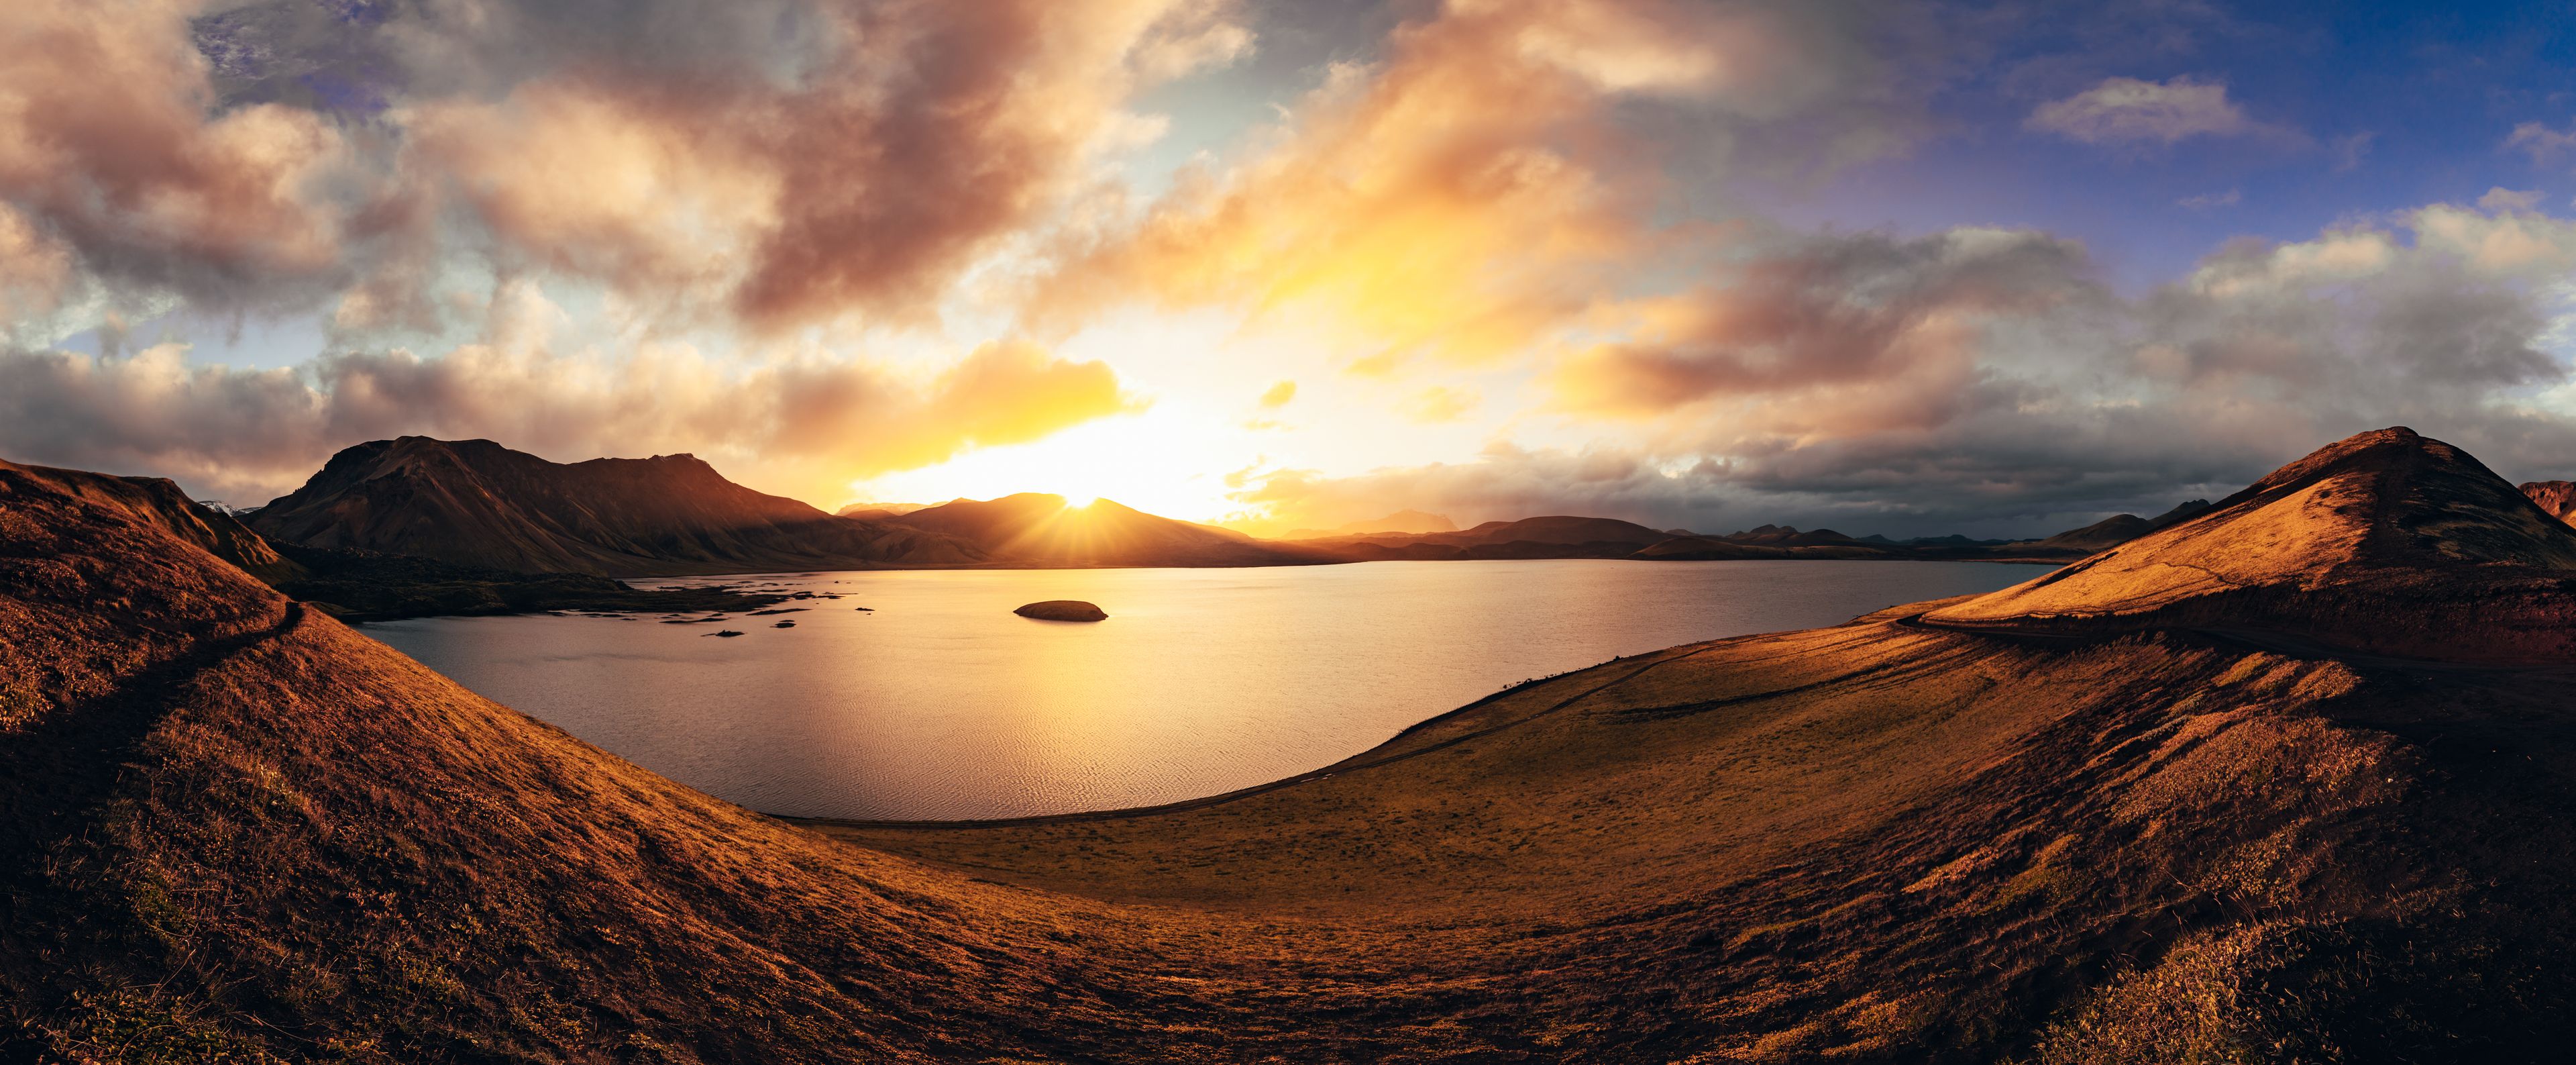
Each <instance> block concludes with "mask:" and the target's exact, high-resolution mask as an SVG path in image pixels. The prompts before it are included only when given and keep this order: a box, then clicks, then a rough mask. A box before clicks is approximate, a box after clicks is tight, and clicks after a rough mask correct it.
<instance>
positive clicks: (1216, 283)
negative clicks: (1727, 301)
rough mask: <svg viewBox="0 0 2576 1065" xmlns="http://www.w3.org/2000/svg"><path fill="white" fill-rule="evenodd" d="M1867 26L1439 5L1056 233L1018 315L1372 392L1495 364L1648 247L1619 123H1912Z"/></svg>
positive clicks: (1612, 1) (1734, 128)
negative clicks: (1191, 314)
mask: <svg viewBox="0 0 2576 1065" xmlns="http://www.w3.org/2000/svg"><path fill="white" fill-rule="evenodd" d="M1884 25H1885V24H1884V23H1875V22H1872V21H1871V19H1870V18H1869V16H1868V14H1867V12H1866V9H1862V8H1859V7H1855V6H1851V5H1844V4H1839V3H1812V4H1776V5H1775V4H1759V3H1757V4H1736V5H1725V6H1713V5H1700V4H1685V3H1676V2H1664V0H1576V2H1566V3H1552V4H1530V3H1506V2H1500V0H1452V2H1450V3H1448V4H1446V5H1445V6H1443V7H1442V8H1441V9H1440V10H1439V11H1438V13H1437V14H1436V15H1435V16H1433V17H1429V18H1427V19H1422V20H1418V21H1414V22H1410V23H1407V24H1405V25H1404V26H1402V27H1400V28H1398V29H1397V30H1396V31H1395V32H1394V33H1393V35H1392V36H1391V37H1390V39H1389V40H1388V43H1387V46H1386V50H1385V54H1384V55H1383V56H1382V57H1381V58H1380V59H1378V60H1377V61H1375V62H1373V63H1368V64H1356V63H1344V64H1339V65H1336V66H1334V67H1332V68H1331V69H1330V72H1329V74H1328V76H1327V78H1326V80H1325V84H1324V85H1323V86H1321V87H1320V88H1318V89H1316V90H1315V91H1314V92H1312V93H1311V94H1309V95H1308V96H1307V97H1306V98H1304V99H1303V100H1301V101H1299V103H1298V105H1297V106H1296V107H1295V108H1294V109H1293V110H1292V111H1291V112H1290V116H1291V117H1290V118H1289V119H1288V120H1287V121H1286V122H1285V123H1284V124H1283V125H1282V126H1280V127H1279V128H1277V129H1275V130H1272V131H1269V132H1268V134H1267V135H1265V136H1262V137H1259V138H1256V139H1255V140H1254V141H1253V143H1251V144H1250V145H1249V146H1248V147H1247V148H1246V149H1245V150H1243V151H1241V152H1240V153H1238V154H1236V155H1235V156H1233V157H1232V158H1230V159H1229V160H1227V161H1224V162H1222V163H1212V164H1210V165H1207V166H1202V167H1198V168H1195V169H1192V170H1189V171H1187V172H1185V173H1183V174H1182V175H1181V176H1180V178H1179V179H1178V180H1177V181H1176V182H1175V183H1174V185H1173V187H1172V189H1171V190H1170V191H1169V192H1168V193H1166V194H1165V195H1163V196H1161V197H1159V198H1157V199H1156V200H1154V201H1152V202H1150V203H1146V204H1143V205H1141V206H1129V205H1121V204H1116V203H1111V204H1109V205H1107V206H1105V207H1104V208H1103V209H1102V210H1101V211H1100V212H1099V216H1100V220H1099V221H1097V222H1095V223H1093V224H1091V225H1089V226H1087V227H1081V228H1077V229H1075V230H1073V231H1071V232H1069V233H1067V234H1066V235H1065V236H1064V238H1063V239H1061V240H1059V241H1058V242H1057V244H1056V246H1055V249H1054V252H1053V258H1054V268H1053V269H1052V270H1049V271H1046V272H1044V273H1043V274H1042V276H1040V277H1039V278H1038V279H1037V280H1036V281H1035V283H1034V285H1035V289H1036V291H1035V294H1034V296H1033V297H1032V307H1033V309H1032V319H1031V320H1032V321H1033V322H1036V323H1038V324H1039V325H1040V326H1042V327H1046V328H1052V329H1058V330H1062V329H1070V328H1073V327H1074V326H1076V325H1078V324H1080V323H1081V322H1082V321H1084V320H1086V319H1087V318H1088V317H1089V316H1090V315H1092V314H1094V313H1096V312H1098V311H1099V310H1101V309H1102V308H1105V307H1110V306H1116V305H1121V304H1125V303H1129V302H1145V303H1148V304H1152V305H1155V306H1158V307H1162V308H1165V309H1175V310H1177V309H1186V308H1197V307H1210V306H1216V307H1228V308H1233V309H1236V310H1238V311H1240V312H1242V313H1245V314H1247V315H1248V316H1250V317H1251V318H1253V319H1254V320H1255V321H1258V322H1274V323H1280V322H1285V323H1294V324H1295V325H1297V326H1298V327H1300V328H1307V329H1313V330H1316V331H1319V332H1321V333H1323V334H1325V336H1326V339H1327V340H1328V341H1330V342H1331V343H1333V344H1334V345H1335V346H1336V347H1337V348H1338V349H1340V350H1342V351H1344V352H1346V353H1348V355H1349V357H1350V358H1352V359H1354V360H1356V361H1357V362H1358V363H1359V364H1360V365H1363V366H1366V367H1370V368H1371V369H1372V372H1378V373H1381V374H1383V373H1386V372H1391V371H1393V370H1394V369H1396V368H1397V367H1399V366H1400V365H1401V364H1402V362H1403V361H1404V360H1405V359H1408V358H1410V357H1412V356H1415V355H1429V356H1433V357H1438V358H1444V359H1448V360H1451V361H1456V362H1469V363H1473V362H1489V361H1494V360H1498V359H1505V358H1511V357H1515V356H1517V355H1519V354H1520V353H1522V352H1524V351H1525V350H1526V349H1528V348H1529V347H1530V346H1531V345H1532V344H1533V343H1535V342H1537V341H1539V340H1540V339H1542V338H1544V337H1546V336H1548V335H1550V334H1552V333H1554V332H1556V331H1558V330H1560V329H1562V328H1563V327H1565V326H1566V325H1567V324H1568V323H1569V322H1570V321H1572V320H1573V319H1575V318H1576V317H1578V316H1579V315H1581V314H1582V313H1583V312H1584V310H1585V309H1586V308H1587V307H1588V306H1589V305H1590V304H1591V303H1592V302H1593V301H1595V300H1597V299H1599V298H1602V297H1603V296H1605V295H1607V294H1609V293H1611V292H1613V291H1614V290H1615V289H1616V288H1617V287H1618V286H1619V285H1620V284H1621V283H1622V282H1623V280H1624V279H1626V278H1629V277H1632V276H1633V275H1634V273H1635V272H1636V271H1638V270H1639V269H1641V267H1642V264H1644V263H1647V262H1650V261H1652V260H1654V259H1655V258H1657V257H1659V256H1661V255H1663V254H1665V253H1667V252H1668V251H1670V248H1669V247H1668V245H1669V244H1670V242H1671V240H1672V237H1673V235H1672V234H1671V233H1669V232H1667V231H1666V227H1665V226H1664V225H1663V224H1661V223H1659V222H1658V221H1657V220H1656V219H1655V211H1656V209H1657V207H1658V205H1659V203H1660V202H1661V197H1663V196H1664V195H1665V194H1666V193H1667V192H1668V191H1669V190H1668V189H1666V188H1665V186H1664V183H1663V179H1662V177H1661V175H1660V174H1659V172H1658V171H1657V168H1656V166H1655V165H1654V164H1655V162H1656V157H1657V154H1658V143H1657V141H1655V140H1653V139H1649V138H1646V137H1643V136H1640V135H1639V134H1638V132H1637V131H1636V130H1635V129H1633V128H1631V127H1630V126H1629V125H1628V124H1627V120H1628V119H1629V118H1631V117H1634V116H1636V115H1637V114H1639V113H1641V112H1653V113H1655V114H1658V115H1662V116H1664V117H1663V118H1661V119H1660V121H1665V122H1672V123H1682V124H1684V125H1685V128H1688V129H1690V130H1691V131H1692V132H1691V134H1690V135H1689V137H1688V139H1689V140H1691V141H1692V142H1694V143H1702V144H1710V145H1723V144H1727V143H1732V142H1733V141H1734V140H1736V139H1738V138H1740V137H1744V136H1749V135H1752V134H1754V133H1755V132H1757V131H1761V130H1766V129H1772V128H1777V127H1780V126H1784V125H1788V124H1791V121H1792V120H1793V119H1796V118H1799V117H1802V116H1805V117H1817V116H1830V121H1824V122H1819V123H1816V125H1820V126H1826V127H1830V128H1831V129H1834V130H1836V131H1840V134H1838V135H1837V138H1836V139H1835V145H1836V147H1834V148H1833V149H1830V150H1826V151H1827V154H1830V152H1831V151H1854V152H1857V151H1863V150H1885V149H1886V148H1887V147H1889V146H1892V145H1894V144H1897V143H1901V142H1903V140H1905V136H1904V135H1903V134H1901V133H1898V132H1896V130H1898V129H1900V128H1909V127H1910V124H1911V123H1912V122H1914V121H1916V117H1915V111H1914V104H1913V103H1912V102H1910V101H1908V100H1907V99H1906V98H1905V97H1904V95H1903V94H1901V93H1899V92H1898V91H1897V90H1896V88H1895V85H1896V79H1895V75H1894V74H1892V73H1891V72H1890V70H1889V69H1888V65H1887V63H1886V62H1885V59H1884V57H1883V56H1881V55H1880V54H1878V51H1877V50H1876V48H1875V46H1876V45H1877V44H1878V43H1879V42H1878V40H1877V38H1875V37H1873V36H1872V34H1873V33H1877V32H1880V31H1881V30H1883V28H1884ZM1841 134H1847V136H1843V135H1841ZM1861 144H1866V145H1868V146H1870V147H1869V148H1867V149H1861V148H1856V147H1853V146H1854V145H1861ZM1776 154H1778V155H1780V156H1783V157H1786V156H1788V155H1790V154H1791V153H1789V152H1786V151H1783V152H1779V153H1776Z"/></svg>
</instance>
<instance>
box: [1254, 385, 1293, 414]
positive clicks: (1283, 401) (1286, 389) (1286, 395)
mask: <svg viewBox="0 0 2576 1065" xmlns="http://www.w3.org/2000/svg"><path fill="white" fill-rule="evenodd" d="M1295 398H1297V382H1295V381H1281V382H1278V383H1277V384H1273V385H1271V386H1270V387H1268V388H1265V389H1262V390H1261V406H1262V408H1263V409H1265V410H1277V409H1279V408H1281V407H1285V406H1287V405H1288V401H1289V400H1292V399H1295Z"/></svg>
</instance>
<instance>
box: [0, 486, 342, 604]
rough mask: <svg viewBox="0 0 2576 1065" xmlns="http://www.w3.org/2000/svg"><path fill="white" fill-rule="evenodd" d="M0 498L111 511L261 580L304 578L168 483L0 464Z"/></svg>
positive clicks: (256, 539) (254, 536)
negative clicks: (72, 502)
mask: <svg viewBox="0 0 2576 1065" xmlns="http://www.w3.org/2000/svg"><path fill="white" fill-rule="evenodd" d="M0 492H6V493H8V495H7V496H0V500H5V499H7V498H10V497H17V498H28V497H37V498H41V497H45V496H57V495H58V496H65V497H69V498H73V499H78V500H80V501H82V502H84V503H87V504H91V505H95V506H98V507H102V508H106V509H109V510H113V511H115V512H117V513H120V514H122V515H125V516H127V517H129V518H131V519H133V520H136V521H141V522H144V523H147V524H149V525H151V526H153V527H155V528H158V529H160V530H161V531H162V532H165V533H167V534H169V535H171V536H173V537H175V538H177V539H179V540H182V541H185V542H187V543H188V544H191V545H193V546H195V547H197V548H198V549H200V550H203V551H205V552H206V553H208V554H210V555H213V556H214V557H216V558H219V559H222V560H224V561H226V562H229V563H231V564H233V565H234V566H237V567H239V568H241V569H242V570H243V571H245V572H247V573H250V574H251V575H253V576H256V577H259V578H260V579H262V580H268V581H279V580H290V579H294V578H296V577H300V576H303V575H304V573H305V570H304V568H303V567H302V566H299V565H297V564H296V563H294V562H290V561H288V560H286V559H285V558H283V557H281V556H279V554H278V553H277V550H276V549H275V548H274V547H271V546H270V545H269V543H268V541H267V540H265V539H263V538H261V537H260V535H259V534H258V533H255V532H252V531H251V530H250V529H249V528H248V527H247V526H244V525H243V524H242V523H241V522H240V521H238V520H236V519H234V517H233V516H232V515H230V514H227V513H225V512H223V511H220V510H216V509H214V508H212V507H208V506H204V505H202V504H199V503H197V502H196V501H194V500H191V499H189V498H188V495H187V493H185V492H182V491H180V490H179V486H178V485H177V484H175V483H172V482H171V481H170V480H169V479H167V478H163V477H112V476H108V475H106V474H97V473H85V472H81V471H77V470H59V469H53V468H51V467H46V466H22V465H19V464H17V463H14V462H8V461H6V460H0Z"/></svg>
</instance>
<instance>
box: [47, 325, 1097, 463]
mask: <svg viewBox="0 0 2576 1065" xmlns="http://www.w3.org/2000/svg"><path fill="white" fill-rule="evenodd" d="M502 302H504V303H515V304H517V306H514V307H504V308H503V309H501V310H500V311H499V312H498V313H496V314H495V321H496V327H495V329H494V331H493V336H492V337H490V338H489V339H487V340H486V341H484V342H480V343H475V344H468V345H464V346H461V347H459V348H456V349H454V350H452V351H449V352H448V353H446V354H444V355H441V356H439V357H436V358H422V357H419V356H416V355H413V354H411V353H409V352H404V351H399V350H397V351H392V352H384V353H368V354H361V353H347V354H338V355H332V356H327V357H324V358H322V359H318V360H316V361H314V362H312V363H310V364H307V365H305V366H302V367H296V368H285V369H274V370H246V369H235V368H231V367H223V366H202V365H195V364H192V363H191V362H190V361H189V360H188V357H187V350H186V348H185V347H183V346H181V345H159V346H155V347H151V348H147V349H145V350H143V351H140V352H137V353H136V354H134V355H132V356H130V357H124V358H116V357H101V356H94V355H88V354H84V353H78V352H64V351H38V352H12V351H6V350H0V454H5V455H7V456H8V457H10V458H12V459H18V460H26V461H38V462H49V463H54V464H63V465H73V466H79V467H83V468H99V469H109V470H125V471H137V472H142V471H149V472H153V473H157V474H161V475H165V476H173V477H178V478H181V479H182V480H183V481H185V482H187V483H189V484H190V485H191V486H193V487H197V488H200V489H211V490H214V491H217V492H221V493H224V494H226V495H228V496H233V497H238V498H237V499H236V501H239V499H247V498H265V496H263V495H260V493H263V492H265V493H270V494H274V493H276V492H281V491H283V490H285V489H287V488H291V487H293V486H294V485H295V484H297V483H300V482H301V481H302V479H303V478H304V477H305V476H306V475H309V474H310V473H311V472H312V471H313V470H314V469H315V468H318V466H319V465H320V463H321V461H322V460H323V459H324V458H326V457H328V456H329V455H330V454H331V453H332V452H333V451H335V450H337V449H339V448H341V447H345V446H347V445H349V444H353V443H357V442H360V441H363V440H369V439H378V438H383V437H389V436H397V435H402V434H406V433H421V434H427V435H433V436H443V437H450V438H455V437H489V438H492V439H496V440H500V441H502V442H504V443H508V444H510V445H512V446H515V447H521V448H525V449H528V450H532V451H536V452H538V453H541V454H545V455H548V456H550V457H554V458H559V459H565V460H576V459H583V458H591V457H596V456H599V455H604V454H649V453H659V452H671V451H694V452H699V453H705V454H715V455H721V456H729V457H730V461H729V462H728V469H739V470H741V471H742V472H743V475H744V479H745V480H746V481H747V482H749V483H752V484H754V485H755V486H757V487H763V488H765V489H767V490H771V491H780V492H786V493H789V494H794V495H801V496H805V497H808V498H813V499H819V500H824V501H826V502H829V501H832V500H834V499H836V498H837V496H838V494H839V493H841V492H843V491H844V490H845V487H846V485H847V484H848V482H849V480H850V479H851V478H853V477H864V476H869V475H874V474H880V473H885V472H889V471H895V470H903V469H911V468H916V467H920V466H927V465H932V464H935V463H938V462H942V461H945V460H947V459H949V458H951V457H953V456H955V455H957V454H959V453H961V452H964V451H966V450H968V449H971V448H976V447H989V446H996V445H1005V444H1016V443H1025V442H1028V441H1032V440H1037V439H1041V438H1043V437H1046V436H1048V435H1050V434H1053V433H1055V432H1057V431H1059V430H1062V429H1065V428H1068V427H1070V426H1073V425H1078V424H1081V423H1083V422H1086V421H1090V420H1093V419H1097V418H1103V417H1110V416H1114V415H1118V414H1124V413H1131V412H1135V411H1138V410H1141V409H1142V408H1143V406H1144V404H1143V402H1142V401H1141V400H1139V399H1137V398H1135V397H1132V396H1129V395H1127V394H1126V393H1125V391H1124V390H1123V388H1122V386H1121V385H1120V383H1119V380H1118V378H1117V375H1116V373H1115V372H1114V371H1112V370H1111V369H1110V368H1109V367H1108V366H1107V365H1106V364H1103V363H1099V362H1074V361H1069V360H1065V359H1059V358H1056V357H1054V356H1052V355H1050V354H1049V353H1047V352H1046V351H1044V350H1043V349H1040V348H1038V347H1036V346H1035V345H1031V344H1027V343H1023V342H1004V343H995V344H987V345H984V346H983V347H980V348H977V349H976V350H975V351H973V352H972V353H970V354H968V355H967V356H966V357H965V358H964V359H961V360H959V361H958V362H957V363H955V364H954V365H952V366H950V367H948V368H947V369H945V370H943V371H941V372H939V373H938V374H936V375H934V376H932V377H930V378H928V379H926V380H909V379H906V378H903V377H898V376H895V375H893V374H890V373H889V372H887V371H886V370H884V369H882V368H880V367H878V366H875V365H872V364H869V363H865V362H858V361H853V360H850V359H847V358H843V357H834V356H830V355H827V354H825V353H822V352H819V351H808V352H803V353H800V354H797V355H793V356H790V357H786V358H783V359H780V360H777V361H774V362H770V363H767V364H761V365H756V366H754V367H751V368H748V369H743V368H736V367H733V366H729V365H727V364H725V363H720V362H716V361H713V360H710V359H708V358H706V357H704V356H702V355H700V354H698V353H697V352H696V351H694V350H692V349H689V348H686V347H673V346H663V345H647V346H645V347H642V348H640V349H637V350H635V351H632V352H629V353H627V354H624V355H621V356H614V357H611V356H603V355H597V354H591V353H577V354H559V353H556V352H553V351H550V350H548V348H547V346H546V340H547V338H546V336H545V331H544V328H543V327H542V325H541V324H540V322H539V320H540V319H542V318H543V317H545V315H546V313H547V312H549V311H550V310H551V306H550V305H546V304H544V303H543V301H542V298H541V297H536V296H534V295H533V294H532V293H528V294H520V295H511V294H506V293H505V296H504V299H503V301H502Z"/></svg>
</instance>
